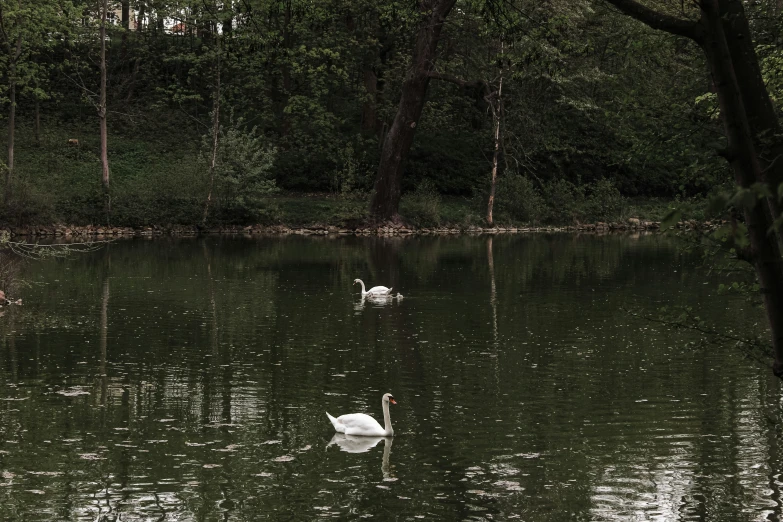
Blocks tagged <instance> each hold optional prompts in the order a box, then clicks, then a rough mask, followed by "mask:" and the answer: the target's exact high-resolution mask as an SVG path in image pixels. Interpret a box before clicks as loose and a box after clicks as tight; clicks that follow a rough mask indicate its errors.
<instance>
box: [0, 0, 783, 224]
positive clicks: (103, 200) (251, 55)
mask: <svg viewBox="0 0 783 522" xmlns="http://www.w3.org/2000/svg"><path fill="white" fill-rule="evenodd" d="M677 5H679V4H677ZM677 8H678V7H677V6H675V5H674V3H672V9H674V10H675V12H676V9H677ZM752 9H753V12H752V13H750V14H752V15H753V17H752V23H753V24H754V37H755V43H756V46H757V49H758V52H759V56H760V57H761V63H762V65H763V72H764V75H765V79H766V80H767V82H768V83H769V84H770V86H771V87H773V88H774V87H776V86H777V82H778V81H779V79H778V73H779V60H780V50H779V46H778V41H779V27H780V24H779V20H778V14H779V12H778V10H779V7H778V3H777V2H772V1H770V2H758V3H755V4H754V6H753V7H752ZM104 12H105V13H106V16H105V19H106V22H105V25H106V27H105V32H106V36H105V38H103V39H102V38H101V37H100V35H101V27H102V26H103V22H102V20H103V13H104ZM0 15H1V19H2V27H1V28H0V29H1V30H0V43H2V47H3V48H4V51H5V52H3V53H2V55H1V56H0V63H1V64H2V91H0V92H1V93H2V96H3V102H4V104H3V107H4V110H3V115H4V116H5V117H6V118H7V120H6V121H7V125H6V126H5V127H6V130H5V132H6V136H5V138H6V140H7V143H8V153H7V156H6V157H5V160H6V161H5V163H6V168H5V173H6V176H5V180H6V182H5V206H4V211H5V212H4V213H5V216H6V219H7V220H8V221H11V222H13V223H26V222H51V221H58V220H59V221H74V222H84V223H86V222H94V223H105V222H107V221H108V220H109V219H111V220H112V221H113V222H114V223H117V224H144V223H150V222H157V223H161V224H162V223H167V222H179V223H197V222H201V221H208V222H214V221H223V222H226V221H229V222H248V221H259V220H261V221H263V220H274V219H275V207H274V205H271V204H270V203H269V202H268V201H267V196H269V195H270V194H271V193H272V192H273V191H275V190H277V189H284V190H288V191H302V192H332V193H335V194H339V195H340V196H342V197H344V198H354V199H358V200H361V202H362V204H361V205H358V204H357V205H354V206H352V207H348V208H349V210H346V212H349V213H350V212H355V213H357V214H359V217H362V216H364V217H366V214H367V212H368V209H370V207H369V198H370V194H371V193H372V191H373V188H375V189H376V191H375V194H376V199H386V200H389V201H390V203H389V204H386V205H385V206H384V205H383V202H379V201H373V202H372V207H371V209H372V212H373V213H375V214H376V215H379V216H380V217H390V215H391V214H395V213H396V210H397V205H398V204H399V196H400V195H404V194H408V195H409V197H408V199H409V201H408V202H407V205H408V210H409V214H410V215H411V217H412V218H416V217H417V216H420V215H421V214H424V215H425V216H424V217H426V212H427V210H428V208H427V206H428V205H430V206H431V205H433V204H436V203H437V197H438V196H439V195H447V196H448V195H452V196H462V197H464V198H465V199H466V200H467V201H468V202H469V207H470V208H471V209H472V210H473V211H475V213H476V215H477V216H480V217H481V218H482V219H486V216H487V213H486V205H487V200H488V197H489V194H490V192H491V191H492V190H493V187H492V179H493V172H495V173H496V179H497V188H496V192H497V197H496V207H495V218H496V219H505V220H516V221H539V222H560V223H563V222H566V223H567V222H573V221H584V220H590V219H600V218H602V217H604V216H603V215H602V211H601V210H600V209H602V208H609V209H610V213H612V214H615V216H614V217H617V216H616V214H617V213H618V209H619V207H620V206H621V205H620V204H619V203H618V201H620V198H621V194H622V196H626V197H629V196H657V197H665V198H674V197H690V196H694V195H704V194H706V193H707V192H708V191H709V190H711V189H713V188H715V187H716V186H720V185H722V184H724V183H726V182H729V181H730V175H729V174H728V169H727V167H726V165H725V162H724V161H723V160H722V159H720V158H719V157H717V155H716V153H715V149H716V148H717V147H719V145H720V144H719V142H720V141H721V139H722V137H721V135H722V126H721V123H720V121H719V119H718V109H717V101H716V97H715V94H714V88H713V86H712V85H711V83H710V81H709V79H708V76H707V74H706V64H705V60H704V56H703V53H702V52H701V50H700V49H699V47H698V45H696V44H694V43H693V42H691V41H689V40H688V39H686V38H682V37H679V38H678V37H672V36H670V35H667V34H665V33H661V32H656V31H653V30H651V29H649V28H647V27H645V26H644V25H642V24H639V23H638V22H636V21H635V20H633V19H631V18H630V17H628V16H625V15H624V14H622V13H620V12H618V11H617V10H616V9H615V8H614V7H612V6H611V5H609V4H607V3H604V2H601V1H572V0H569V1H559V0H556V1H553V2H545V3H541V2H531V1H527V0H514V1H510V2H492V1H489V2H487V1H476V2H462V1H460V2H456V3H455V2H454V1H435V0H428V1H422V2H421V3H420V5H417V4H415V3H411V2H397V1H383V2H369V1H352V2H345V1H341V0H336V1H335V0H329V1H324V2H320V1H315V2H299V1H297V0H289V1H265V0H241V1H236V2H228V3H220V2H218V3H214V2H212V3H210V2H181V1H170V2H169V1H165V0H164V1H158V0H156V1H136V0H134V1H130V2H108V3H106V2H101V1H94V2H89V3H79V2H75V1H71V0H33V1H31V2H17V1H15V0H8V1H4V2H3V3H2V7H0ZM436 15H437V16H440V18H439V19H438V20H439V21H438V20H436V18H437V16H436ZM438 24H440V25H438ZM433 27H436V28H437V29H438V33H439V34H436V33H431V31H432V30H433ZM101 42H104V43H105V44H106V50H105V64H106V67H105V69H106V87H105V93H104V96H105V100H106V102H105V111H104V112H105V114H106V118H105V120H106V122H107V125H108V132H107V134H108V150H107V158H108V165H107V169H106V171H104V170H103V169H102V167H101V158H102V154H101V148H102V147H101V141H100V132H99V126H100V125H99V124H100V119H101V118H100V114H101V111H102V109H101V107H102V105H101V103H102V102H101V100H102V93H101V83H102V82H101V63H102V62H101ZM416 60H418V62H416ZM401 100H402V103H401ZM405 104H408V105H407V109H406V110H407V112H406V113H405V114H400V113H402V112H403V109H405V107H402V105H405ZM417 105H418V107H417ZM398 108H399V109H400V111H399V112H398ZM417 110H418V111H420V113H421V114H420V117H419V116H417ZM396 119H399V120H400V121H396ZM414 132H415V136H414ZM69 140H71V141H70V144H69ZM716 142H718V145H716V146H713V144H715V143H716ZM408 147H409V149H410V150H409V151H408ZM384 152H385V154H384ZM395 162H396V163H395ZM393 163H394V164H393ZM392 164H393V165H392ZM379 165H380V166H381V169H380V170H381V171H383V170H384V169H385V171H386V173H387V177H388V175H391V176H392V177H394V176H397V177H398V178H399V179H398V180H392V182H391V183H392V185H394V183H397V187H396V190H397V193H396V194H395V193H394V190H395V187H394V186H392V185H390V186H389V187H391V188H389V187H385V188H384V187H383V186H376V178H377V177H378V175H379ZM395 169H396V170H395ZM109 171H110V173H111V174H110V175H109ZM390 172H391V174H388V173H390ZM102 179H103V183H102ZM109 180H110V183H109ZM389 190H391V193H388V194H387V192H388V191H389ZM395 198H396V199H395ZM207 199H209V201H210V202H209V203H208V204H207V203H206V201H207ZM433 200H435V202H434V203H433ZM108 203H111V207H108V206H107V204H108ZM402 204H403V208H405V205H406V199H405V198H404V199H403V202H402ZM359 207H361V209H360V210H359ZM608 217H612V216H608ZM490 219H491V218H490Z"/></svg>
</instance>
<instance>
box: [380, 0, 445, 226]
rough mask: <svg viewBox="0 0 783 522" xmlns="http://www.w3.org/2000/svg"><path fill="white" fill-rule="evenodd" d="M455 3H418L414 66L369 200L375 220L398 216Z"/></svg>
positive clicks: (387, 138)
mask: <svg viewBox="0 0 783 522" xmlns="http://www.w3.org/2000/svg"><path fill="white" fill-rule="evenodd" d="M455 3H456V0H430V1H423V2H421V3H420V5H419V7H420V10H421V13H422V20H421V22H420V23H419V28H418V31H417V33H416V44H415V46H414V49H413V58H412V61H411V67H410V69H409V70H408V73H407V74H406V77H405V80H404V81H403V84H402V96H401V98H400V105H399V107H398V109H397V114H396V116H395V117H394V121H393V123H392V126H391V128H390V129H389V132H388V133H387V134H386V138H385V139H384V142H383V149H382V150H381V159H380V164H379V166H378V174H377V176H376V178H375V185H374V191H373V195H372V200H371V201H370V213H371V215H372V217H373V219H374V220H376V221H384V220H396V219H398V214H397V212H398V209H399V206H400V196H401V184H402V174H403V172H404V170H405V162H406V160H407V159H408V154H409V153H410V150H411V146H412V145H413V137H414V135H415V134H416V126H417V125H418V122H419V118H420V117H421V113H422V110H423V109H424V103H425V96H426V94H427V87H428V86H429V82H430V76H429V72H430V70H431V69H432V68H433V67H434V65H435V60H436V53H437V49H438V40H439V38H440V33H441V31H442V30H443V24H444V23H445V21H446V17H447V16H448V14H449V12H451V9H452V8H453V7H454V4H455Z"/></svg>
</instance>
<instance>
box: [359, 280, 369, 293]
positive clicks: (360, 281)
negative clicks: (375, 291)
mask: <svg viewBox="0 0 783 522" xmlns="http://www.w3.org/2000/svg"><path fill="white" fill-rule="evenodd" d="M357 281H359V284H360V285H362V295H364V294H366V293H367V291H366V290H365V289H364V281H362V280H361V279H357Z"/></svg>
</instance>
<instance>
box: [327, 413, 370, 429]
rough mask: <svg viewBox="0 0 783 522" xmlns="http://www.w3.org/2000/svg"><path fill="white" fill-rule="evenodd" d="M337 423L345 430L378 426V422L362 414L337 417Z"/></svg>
mask: <svg viewBox="0 0 783 522" xmlns="http://www.w3.org/2000/svg"><path fill="white" fill-rule="evenodd" d="M337 422H339V423H340V424H342V425H343V426H345V427H346V428H366V427H375V426H380V424H378V421H376V420H375V419H373V418H372V417H370V416H369V415H366V414H364V413H349V414H347V415H340V416H339V417H337Z"/></svg>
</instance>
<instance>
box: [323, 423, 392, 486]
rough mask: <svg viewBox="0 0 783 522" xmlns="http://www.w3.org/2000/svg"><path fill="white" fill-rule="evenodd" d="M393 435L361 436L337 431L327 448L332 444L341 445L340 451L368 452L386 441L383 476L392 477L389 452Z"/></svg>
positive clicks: (382, 461)
mask: <svg viewBox="0 0 783 522" xmlns="http://www.w3.org/2000/svg"><path fill="white" fill-rule="evenodd" d="M393 440H394V439H393V438H392V437H359V436H356V435H346V434H344V433H335V434H334V437H332V440H330V441H329V444H327V445H326V448H327V449H329V446H331V445H332V444H334V445H337V446H340V451H345V452H346V453H366V452H368V451H370V450H371V449H373V448H374V447H375V446H377V445H378V443H379V442H381V441H384V445H383V458H382V460H381V472H382V473H383V478H388V477H391V476H392V475H391V467H390V465H389V454H390V453H391V447H392V441H393Z"/></svg>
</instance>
